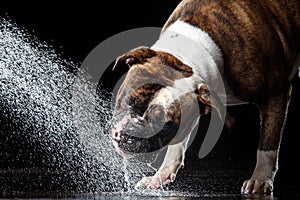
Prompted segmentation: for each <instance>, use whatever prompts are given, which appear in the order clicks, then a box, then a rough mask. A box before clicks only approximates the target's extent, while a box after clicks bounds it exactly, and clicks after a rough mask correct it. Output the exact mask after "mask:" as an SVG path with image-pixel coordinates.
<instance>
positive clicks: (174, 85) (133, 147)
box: [112, 47, 212, 155]
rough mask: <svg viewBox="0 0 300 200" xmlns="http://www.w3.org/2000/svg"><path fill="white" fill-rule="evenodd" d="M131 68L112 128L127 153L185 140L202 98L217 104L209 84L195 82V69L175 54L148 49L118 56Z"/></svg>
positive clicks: (119, 146) (115, 139) (119, 148)
mask: <svg viewBox="0 0 300 200" xmlns="http://www.w3.org/2000/svg"><path fill="white" fill-rule="evenodd" d="M118 67H127V68H128V69H129V70H128V73H127V75H126V78H125V80H124V81H123V83H122V85H121V87H120V88H119V91H118V94H117V98H116V105H115V110H114V125H113V128H112V138H113V144H114V146H115V147H116V149H117V151H118V152H119V153H120V154H122V155H125V154H126V155H127V154H128V153H148V152H153V151H156V150H158V149H160V148H162V147H164V146H166V145H168V144H171V143H173V144H174V143H177V142H179V141H181V140H182V139H183V138H185V137H186V136H187V135H188V133H189V132H190V131H191V130H192V128H193V127H194V124H195V123H196V122H197V119H198V116H199V114H200V113H199V112H198V100H200V101H201V102H203V103H205V104H206V105H212V104H211V100H210V97H209V92H208V88H207V86H206V85H204V84H202V85H201V87H200V88H198V86H199V85H196V84H195V83H194V82H193V70H192V68H191V67H189V66H187V65H185V64H184V63H182V62H181V61H180V60H178V59H177V58H175V57H174V56H172V55H171V54H168V53H164V52H160V51H154V50H152V49H150V48H147V47H139V48H136V49H134V50H132V51H130V52H128V53H126V54H124V55H122V56H120V57H119V58H117V60H116V63H115V66H114V69H116V68H118Z"/></svg>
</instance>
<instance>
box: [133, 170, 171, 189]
mask: <svg viewBox="0 0 300 200" xmlns="http://www.w3.org/2000/svg"><path fill="white" fill-rule="evenodd" d="M175 178H176V174H174V173H168V174H166V173H156V174H155V175H154V176H146V177H144V178H143V179H142V180H140V181H139V182H138V183H137V184H136V186H135V188H136V189H142V188H146V189H162V188H163V187H164V186H166V185H168V184H169V183H171V182H173V181H174V180H175Z"/></svg>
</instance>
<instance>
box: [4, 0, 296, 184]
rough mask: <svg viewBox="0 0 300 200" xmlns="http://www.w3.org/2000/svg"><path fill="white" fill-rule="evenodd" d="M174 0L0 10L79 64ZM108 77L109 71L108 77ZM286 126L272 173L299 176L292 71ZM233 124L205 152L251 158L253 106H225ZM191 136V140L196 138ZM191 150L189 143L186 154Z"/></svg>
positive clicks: (160, 15)
mask: <svg viewBox="0 0 300 200" xmlns="http://www.w3.org/2000/svg"><path fill="white" fill-rule="evenodd" d="M179 2H180V1H179V0H164V1H161V0H151V1H141V0H140V1H88V0H86V1H71V0H69V1H39V2H35V1H5V2H3V1H2V2H1V4H0V16H1V17H5V18H8V19H10V20H11V21H12V22H13V23H16V24H17V25H18V26H19V27H23V28H25V29H27V30H28V31H29V33H32V34H33V35H35V36H37V37H38V38H39V39H40V40H42V41H46V42H47V43H48V44H49V45H52V46H53V48H54V49H55V50H56V52H57V53H59V54H61V55H62V57H63V58H66V59H68V58H70V59H71V60H72V61H74V62H75V63H78V64H80V63H81V62H82V61H83V60H84V58H85V57H86V56H87V55H88V53H89V52H90V51H91V50H92V49H93V48H94V47H96V46H97V45H98V44H99V43H101V42H102V41H103V40H105V39H107V38H108V37H110V36H112V35H115V34H117V33H120V32H122V31H126V30H129V29H133V28H138V27H149V26H152V27H162V26H163V24H164V22H165V21H166V20H167V19H168V17H169V15H170V14H171V12H172V10H173V9H174V8H175V7H176V5H177V4H178V3H179ZM112 78H113V77H112ZM292 82H293V83H294V91H293V95H292V101H291V104H290V109H289V110H290V112H289V115H288V119H287V126H286V129H285V132H284V136H283V141H282V147H281V152H280V162H279V164H280V168H281V169H280V170H279V173H281V175H279V178H278V179H281V178H283V177H286V178H287V179H296V178H297V177H298V178H299V177H300V173H299V171H297V170H298V169H299V168H300V165H299V163H298V164H296V162H298V160H299V155H298V154H299V149H298V146H299V143H300V140H299V138H300V136H299V133H300V131H299V124H298V123H299V113H300V112H299V111H300V109H299V108H300V106H299V100H300V97H299V96H300V95H299V94H300V81H299V78H298V77H295V78H294V79H293V80H292ZM229 111H231V112H232V115H233V116H234V117H236V118H237V129H236V130H234V131H233V132H229V131H224V133H223V134H222V137H221V138H220V140H219V142H218V144H217V146H216V147H215V148H214V150H213V151H212V152H211V154H210V155H209V156H208V158H212V159H214V158H219V157H222V158H223V159H227V160H230V159H232V160H236V161H238V160H248V159H249V160H252V161H253V160H255V155H256V146H257V142H258V136H259V133H258V129H259V120H258V112H257V110H256V108H255V107H254V106H251V105H248V106H238V107H235V108H229ZM196 142H197V141H196ZM196 151H197V145H195V144H194V145H193V146H192V147H191V149H190V151H189V155H190V157H193V153H194V152H196Z"/></svg>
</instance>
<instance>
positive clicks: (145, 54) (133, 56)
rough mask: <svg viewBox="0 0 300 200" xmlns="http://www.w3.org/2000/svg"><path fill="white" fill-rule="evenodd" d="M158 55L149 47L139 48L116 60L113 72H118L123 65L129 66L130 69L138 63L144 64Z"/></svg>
mask: <svg viewBox="0 0 300 200" xmlns="http://www.w3.org/2000/svg"><path fill="white" fill-rule="evenodd" d="M155 55H156V52H155V51H154V50H152V49H150V48H149V47H144V46H141V47H138V48H135V49H133V50H131V51H129V52H128V53H125V54H123V55H122V56H119V57H118V58H117V59H116V62H115V65H114V67H113V70H116V69H117V68H118V67H119V66H121V65H124V64H125V65H127V66H128V67H129V68H130V67H131V66H132V65H134V64H137V63H144V62H145V61H146V60H147V59H148V58H151V57H153V56H155Z"/></svg>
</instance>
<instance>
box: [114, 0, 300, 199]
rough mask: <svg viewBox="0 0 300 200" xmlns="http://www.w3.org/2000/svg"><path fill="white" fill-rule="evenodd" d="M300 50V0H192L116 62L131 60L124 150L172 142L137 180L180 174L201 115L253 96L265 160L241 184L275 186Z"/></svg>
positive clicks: (254, 189) (260, 156) (122, 112)
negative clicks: (152, 38) (148, 41)
mask: <svg viewBox="0 0 300 200" xmlns="http://www.w3.org/2000/svg"><path fill="white" fill-rule="evenodd" d="M299 50H300V1H298V0H290V1H285V0H278V1H271V0H256V1H248V0H227V1H220V0H183V1H182V2H181V3H180V4H179V5H178V6H177V8H176V9H175V10H174V12H173V13H172V15H171V16H170V17H169V19H168V21H167V22H166V23H165V26H164V27H163V29H162V32H161V35H160V37H159V38H158V40H157V42H156V43H155V44H153V46H152V47H138V48H136V49H133V50H131V51H130V52H128V53H126V54H124V55H122V56H120V57H119V58H117V60H116V64H115V68H119V67H126V68H128V73H127V75H126V78H125V80H124V82H123V84H122V86H121V87H120V89H119V92H118V95H117V100H116V106H115V123H114V127H113V130H112V138H113V144H114V146H115V148H116V150H117V151H118V152H119V153H120V154H122V155H124V156H128V155H131V154H134V153H148V152H153V151H156V150H158V149H160V148H162V147H164V146H167V147H168V150H167V153H166V156H165V159H164V161H163V163H162V165H161V167H160V168H159V169H158V171H157V173H156V174H155V175H154V176H151V177H145V178H143V179H142V180H141V181H140V182H139V183H138V184H137V187H147V188H151V189H156V188H159V187H161V186H162V185H166V184H168V183H170V182H172V181H174V180H175V177H176V173H177V172H178V170H180V169H181V167H182V166H183V161H184V153H185V151H186V148H187V143H188V141H189V138H190V134H191V132H192V130H193V128H194V127H195V126H196V124H197V122H198V119H199V117H200V115H201V114H203V113H205V112H207V111H210V110H211V108H212V109H215V110H219V111H221V110H222V107H223V106H231V105H236V104H240V103H253V104H255V105H257V107H258V108H259V111H260V117H261V133H260V138H259V146H258V150H257V163H256V167H255V169H254V171H253V174H252V176H251V177H250V178H249V180H246V181H245V182H244V184H243V185H242V188H241V192H242V193H268V194H269V193H271V192H272V191H273V181H274V177H275V174H276V171H277V169H278V165H277V164H278V153H279V152H278V151H279V146H280V141H281V136H282V132H283V128H284V124H285V119H286V114H287V110H288V104H289V98H290V93H291V85H290V79H291V78H292V77H293V76H294V74H295V73H296V71H297V69H298V67H299V64H300V62H299V61H300V59H297V58H299V55H300V54H299ZM222 86H224V87H223V88H225V90H222ZM198 103H202V104H204V105H205V108H204V110H201V109H200V112H199V111H198V108H199V107H198ZM200 108H201V107H200ZM220 117H224V115H222V114H221V115H220Z"/></svg>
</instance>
